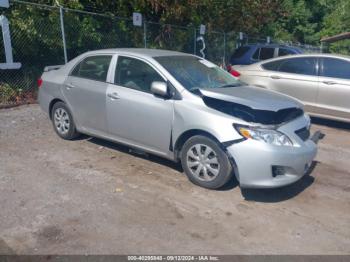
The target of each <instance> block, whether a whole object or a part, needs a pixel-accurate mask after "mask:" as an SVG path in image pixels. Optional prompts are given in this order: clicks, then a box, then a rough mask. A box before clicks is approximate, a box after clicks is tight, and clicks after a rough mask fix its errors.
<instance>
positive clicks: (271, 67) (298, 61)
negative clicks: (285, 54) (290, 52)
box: [262, 57, 319, 111]
mask: <svg viewBox="0 0 350 262" xmlns="http://www.w3.org/2000/svg"><path fill="white" fill-rule="evenodd" d="M262 67H263V68H264V69H266V70H268V71H267V74H266V83H265V86H266V87H267V88H269V89H272V90H275V91H278V92H281V93H284V94H287V95H290V96H292V97H295V98H297V99H299V100H301V101H302V102H303V103H304V104H305V105H306V110H309V111H312V110H313V108H314V107H315V103H316V97H317V90H318V80H319V77H318V60H317V58H316V57H298V58H286V59H280V60H277V61H273V62H267V63H265V64H262Z"/></svg>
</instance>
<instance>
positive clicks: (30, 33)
mask: <svg viewBox="0 0 350 262" xmlns="http://www.w3.org/2000/svg"><path fill="white" fill-rule="evenodd" d="M0 11H1V14H2V15H3V16H5V17H6V18H7V19H8V21H9V25H10V32H11V42H12V52H13V60H14V62H20V63H21V67H20V68H19V69H0V107H4V106H9V105H16V104H22V103H30V102H35V101H36V95H37V83H36V82H37V79H38V78H39V77H40V75H41V74H42V71H43V68H44V67H45V66H48V65H58V64H64V63H65V61H66V60H68V61H69V60H71V59H72V58H74V57H76V56H77V55H79V54H81V53H84V52H86V51H89V50H96V49H102V48H118V47H146V48H159V49H169V50H176V51H182V52H186V53H192V54H196V55H199V56H202V55H203V54H204V55H205V58H207V59H208V60H211V61H212V62H214V63H216V64H220V65H222V64H225V62H226V61H227V59H228V58H229V56H230V55H231V54H232V53H233V51H234V50H235V48H237V47H238V46H239V45H241V44H244V43H248V42H252V40H253V38H249V37H248V36H247V35H245V37H244V38H242V39H241V38H240V36H241V35H242V34H239V33H236V32H230V33H227V32H223V31H219V30H217V31H215V30H210V29H208V30H207V32H205V34H204V35H203V36H201V34H200V32H199V30H198V29H197V28H194V27H184V26H177V25H169V24H159V23H154V22H148V21H144V23H143V24H142V26H141V27H138V26H134V25H133V21H132V19H128V18H119V17H114V16H110V15H105V14H97V13H92V12H85V11H81V10H73V9H69V8H63V7H57V6H48V5H42V4H35V3H30V2H24V1H20V0H13V1H11V5H10V8H8V9H2V10H0ZM201 37H202V38H203V39H204V42H203V41H201ZM260 40H261V41H260ZM253 41H255V42H264V41H265V42H266V38H264V39H262V38H260V39H259V41H258V39H254V40H253ZM203 43H204V45H205V48H204V45H203ZM4 61H5V51H4V44H3V42H2V41H0V63H3V62H4Z"/></svg>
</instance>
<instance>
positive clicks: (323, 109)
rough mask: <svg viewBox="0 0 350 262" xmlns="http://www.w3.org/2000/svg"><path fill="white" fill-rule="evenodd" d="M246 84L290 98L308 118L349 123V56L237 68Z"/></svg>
mask: <svg viewBox="0 0 350 262" xmlns="http://www.w3.org/2000/svg"><path fill="white" fill-rule="evenodd" d="M236 70H238V71H239V74H240V79H241V80H242V81H244V82H246V83H248V84H251V85H255V86H259V87H263V88H266V89H270V90H274V91H278V92H281V93H284V94H287V95H290V96H293V97H295V98H297V99H299V100H300V101H302V102H303V103H304V104H305V109H306V111H308V112H309V113H310V114H311V115H313V116H317V117H322V118H329V119H334V120H340V121H345V122H350V57H348V56H340V55H331V54H313V55H295V56H290V57H283V58H276V59H272V60H268V61H264V62H261V63H258V64H254V65H250V66H245V67H236Z"/></svg>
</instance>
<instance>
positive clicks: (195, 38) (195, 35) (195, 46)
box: [193, 28, 197, 55]
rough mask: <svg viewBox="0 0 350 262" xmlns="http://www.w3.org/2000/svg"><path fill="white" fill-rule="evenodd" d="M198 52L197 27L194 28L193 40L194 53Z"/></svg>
mask: <svg viewBox="0 0 350 262" xmlns="http://www.w3.org/2000/svg"><path fill="white" fill-rule="evenodd" d="M196 53H197V32H196V28H194V40H193V54H194V55H195V54H196Z"/></svg>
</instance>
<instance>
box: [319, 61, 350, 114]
mask: <svg viewBox="0 0 350 262" xmlns="http://www.w3.org/2000/svg"><path fill="white" fill-rule="evenodd" d="M320 61H321V72H320V88H319V93H318V97H317V104H318V107H319V109H318V113H320V114H326V115H330V116H334V117H340V118H346V119H350V61H349V60H346V59H341V58H332V57H320Z"/></svg>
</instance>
